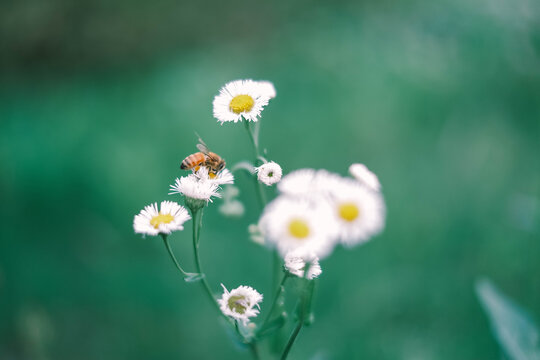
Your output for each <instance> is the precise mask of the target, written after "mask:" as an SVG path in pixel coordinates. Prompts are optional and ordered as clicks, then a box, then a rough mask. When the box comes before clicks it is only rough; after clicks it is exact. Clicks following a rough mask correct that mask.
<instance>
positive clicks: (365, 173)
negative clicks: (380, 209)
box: [349, 164, 381, 191]
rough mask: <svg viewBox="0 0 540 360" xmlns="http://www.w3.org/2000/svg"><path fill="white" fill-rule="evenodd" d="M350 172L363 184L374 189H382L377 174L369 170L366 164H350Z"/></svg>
mask: <svg viewBox="0 0 540 360" xmlns="http://www.w3.org/2000/svg"><path fill="white" fill-rule="evenodd" d="M349 174H351V176H352V177H353V178H355V179H356V180H358V181H359V182H360V183H362V184H363V185H365V186H367V187H368V188H370V189H371V190H373V191H380V190H381V183H380V182H379V179H378V178H377V175H375V174H374V173H372V172H371V171H369V169H368V168H367V167H366V165H364V164H352V165H351V166H349Z"/></svg>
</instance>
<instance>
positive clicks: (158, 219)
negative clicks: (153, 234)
mask: <svg viewBox="0 0 540 360" xmlns="http://www.w3.org/2000/svg"><path fill="white" fill-rule="evenodd" d="M173 220H174V216H172V215H171V214H161V213H159V214H158V215H156V216H154V217H153V218H152V219H150V225H152V226H153V227H154V229H157V228H158V227H159V225H160V224H168V223H170V222H171V221H173Z"/></svg>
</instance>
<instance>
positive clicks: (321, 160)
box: [0, 0, 540, 360]
mask: <svg viewBox="0 0 540 360" xmlns="http://www.w3.org/2000/svg"><path fill="white" fill-rule="evenodd" d="M84 3H89V2H88V1H87V2H81V4H84ZM165 3H166V2H165V1H162V2H161V3H159V2H158V4H161V5H163V4H165ZM216 3H217V2H216ZM28 4H29V5H28V9H30V10H33V11H34V10H35V11H37V12H38V13H39V8H36V7H33V6H34V5H33V4H32V3H30V2H28ZM57 4H59V5H58V6H59V7H60V8H62V6H63V5H61V4H62V2H61V1H58V2H57ZM92 4H93V6H95V7H98V8H99V9H100V10H99V11H97V12H95V13H92V16H90V15H84V16H82V15H81V18H82V19H87V18H88V19H92V20H95V21H96V22H97V23H98V24H100V22H99V21H100V20H102V21H103V22H104V23H106V24H115V21H114V20H115V19H116V18H117V17H118V22H119V25H118V28H117V29H116V28H114V27H113V28H112V29H111V30H110V31H109V32H108V33H107V34H111V35H110V36H107V34H105V35H103V34H102V35H100V36H103V38H104V39H105V40H100V39H101V38H100V37H99V36H98V35H99V34H98V35H96V39H97V40H94V41H96V42H97V43H98V44H101V45H102V46H101V47H99V46H98V47H95V48H94V51H92V48H91V47H88V46H90V45H92V44H93V43H92V42H90V43H83V45H84V44H86V45H85V46H83V45H81V43H80V41H82V40H81V39H84V38H79V37H78V35H77V34H78V33H76V32H75V33H71V34H70V33H69V31H68V30H69V29H70V28H69V27H67V28H66V29H63V28H62V31H59V34H61V36H60V35H59V36H57V37H54V36H53V38H54V39H56V40H55V41H57V42H58V45H55V46H56V47H53V49H57V51H56V53H55V52H54V51H53V54H52V55H48V57H46V61H44V63H43V64H41V63H40V62H39V61H35V60H31V59H32V58H33V57H32V56H30V57H28V56H26V55H25V54H26V52H24V53H20V52H19V53H18V52H17V51H18V50H17V49H19V48H17V46H16V45H17V44H27V45H25V46H26V47H27V48H28V49H30V50H35V49H34V47H35V46H34V44H33V43H31V42H30V43H24V42H23V41H22V40H20V41H18V42H17V41H15V40H13V41H12V42H6V41H4V42H3V44H4V45H3V46H4V49H7V50H9V51H10V52H9V54H8V53H6V52H3V54H2V59H3V63H4V64H6V65H5V66H4V68H3V69H2V72H3V75H2V80H1V83H0V200H1V203H2V206H1V207H0V238H1V240H0V319H1V320H0V358H2V359H4V358H6V359H81V360H90V359H104V360H108V359H128V358H129V359H133V360H135V359H141V360H143V359H228V358H230V359H238V358H249V353H248V352H245V353H240V354H239V353H238V350H237V349H235V347H234V346H233V345H232V343H231V342H230V339H229V338H228V337H227V335H226V332H225V331H224V329H223V328H222V326H220V324H219V321H218V320H217V317H216V316H215V314H214V313H213V312H212V308H211V307H210V304H208V303H207V302H206V298H205V297H204V294H203V293H202V291H201V289H200V288H199V285H197V284H186V283H184V282H183V281H182V280H181V278H180V277H179V275H178V273H177V272H176V270H175V268H174V266H173V264H172V263H171V261H170V259H169V258H168V255H167V253H166V250H165V248H164V246H163V243H162V241H161V240H160V239H159V238H146V239H141V237H140V236H136V235H135V234H134V233H133V229H132V221H133V216H134V215H135V214H136V213H138V212H139V211H140V209H141V208H142V207H143V206H144V205H147V204H149V203H151V202H155V201H161V200H165V199H176V200H179V198H178V197H174V196H168V195H167V193H168V186H169V185H170V184H172V183H173V181H174V178H175V177H177V176H180V175H182V172H181V171H180V170H179V164H180V162H181V160H182V159H183V158H184V157H185V156H186V155H188V154H189V153H191V152H194V151H195V143H196V136H195V135H194V132H195V131H197V132H198V133H199V134H201V136H202V137H203V138H204V139H205V141H206V142H207V143H208V144H209V145H210V146H211V148H212V149H213V150H214V151H216V152H218V153H219V154H220V155H222V156H223V157H225V158H226V159H227V161H228V163H229V164H233V163H235V162H236V161H240V160H247V159H250V158H251V157H252V150H251V148H250V144H249V140H248V138H247V135H246V133H245V129H244V127H243V126H242V125H241V124H236V125H234V124H225V125H223V126H220V125H219V124H218V123H217V122H216V121H215V119H213V117H212V109H211V102H212V99H213V96H214V95H215V94H216V93H217V92H218V89H219V88H220V87H221V86H222V85H223V84H225V83H226V82H227V81H230V80H233V79H238V78H254V79H267V80H270V81H273V82H274V84H275V86H276V88H277V92H278V96H277V97H276V98H275V99H274V100H272V101H271V103H270V105H269V106H268V107H267V109H266V110H265V111H264V112H263V118H262V120H261V121H262V124H261V131H262V132H261V142H262V145H263V147H265V148H266V149H268V157H269V158H270V159H272V160H274V161H276V162H278V163H280V164H281V165H282V166H283V168H284V171H285V172H290V171H292V170H294V169H297V168H302V167H314V168H326V169H329V170H332V171H336V172H339V173H342V174H345V173H346V169H347V167H348V166H349V164H351V163H353V162H363V163H365V164H367V166H368V167H370V168H371V169H372V170H373V171H374V172H375V173H376V174H378V175H379V178H380V180H381V182H382V184H383V192H384V195H385V199H386V202H387V207H388V218H387V227H386V230H385V232H384V233H383V234H382V235H381V236H378V237H377V238H375V239H373V241H371V242H369V243H367V244H365V245H363V246H359V247H356V248H353V249H350V250H345V249H337V250H336V251H335V252H334V253H333V254H332V255H331V256H330V257H329V258H328V259H326V260H324V261H323V262H322V267H323V274H322V276H321V278H320V281H319V283H318V286H317V289H316V292H317V297H316V300H315V304H314V310H315V315H316V320H315V323H314V324H313V326H311V327H309V328H306V329H304V330H302V332H301V333H300V335H299V338H298V342H297V344H296V345H295V347H294V348H293V350H292V352H291V359H442V360H446V359H448V360H454V359H471V360H473V359H474V360H477V359H486V360H487V359H494V358H498V357H499V356H500V355H499V354H500V351H499V349H498V346H497V344H496V342H495V340H494V339H493V337H492V335H491V334H490V330H489V324H488V321H487V319H486V317H485V315H484V314H483V312H482V309H481V307H480V305H479V304H478V301H477V300H476V298H475V295H474V291H473V287H474V282H475V280H476V279H477V278H478V277H480V276H488V277H490V278H491V279H493V281H494V282H495V283H496V284H497V285H498V286H499V287H500V288H501V289H502V290H503V291H504V292H505V293H507V294H508V295H509V296H510V297H512V298H513V299H515V301H516V302H518V303H520V304H522V305H523V307H525V308H527V309H529V310H530V311H531V312H532V313H533V314H534V315H536V319H537V320H538V319H539V318H540V282H539V281H538V278H539V277H540V262H539V261H538V257H539V256H538V255H539V253H540V243H539V240H540V236H539V232H540V225H539V223H540V161H539V157H540V25H539V24H540V5H539V4H538V3H536V2H534V1H527V0H519V1H517V2H516V1H510V0H500V1H487V0H486V1H484V0H480V1H475V2H469V1H465V0H460V1H448V2H445V1H439V2H431V1H407V2H401V3H399V2H393V1H382V2H373V3H369V2H365V3H358V4H357V3H356V2H354V3H353V2H351V3H349V2H336V3H335V4H334V5H332V6H331V7H330V5H327V6H323V5H322V3H318V4H313V3H310V4H308V3H306V2H294V4H291V5H288V6H279V5H275V6H270V5H266V6H265V7H264V8H258V7H256V6H255V5H253V4H251V5H249V6H250V7H248V4H247V3H243V2H238V1H237V2H233V3H231V4H229V5H230V6H224V5H223V4H225V3H223V4H222V5H220V6H218V5H216V6H218V7H217V8H213V7H212V6H213V5H215V4H214V3H212V2H208V3H205V5H204V6H203V5H200V6H201V7H200V8H198V7H196V8H191V9H188V10H186V9H185V8H182V10H186V11H187V14H190V16H187V15H185V14H184V17H183V18H179V19H175V18H174V17H173V16H172V15H170V14H168V9H169V8H168V7H167V6H164V7H163V8H162V9H161V10H159V7H158V10H156V9H155V8H153V9H152V10H149V9H147V7H148V4H147V5H143V3H142V2H140V3H139V4H138V5H137V3H134V4H130V3H127V2H126V3H122V2H119V3H118V5H116V6H117V7H115V9H114V11H113V10H110V11H109V10H108V9H107V7H106V6H105V5H104V4H105V3H104V4H101V5H100V6H98V2H95V4H94V3H92ZM171 4H172V2H171ZM87 5H88V4H87ZM6 6H7V5H6ZM10 6H11V8H12V9H16V8H17V5H16V4H15V3H13V4H11V5H10ZM72 6H75V5H72ZM81 6H82V5H81ZM145 6H146V7H145ZM170 6H173V5H170ZM246 7H248V10H245V8H246ZM36 9H37V10H36ZM62 9H63V8H62ZM30 10H28V11H30ZM21 11H22V10H21ZM80 11H81V14H87V12H85V9H82V10H80ZM146 11H148V12H150V14H152V16H150V17H148V18H147V17H144V16H143V15H141V14H144V13H145V12H146ZM178 11H180V10H178ZM180 12H182V11H180ZM50 13H51V12H50V11H49V12H45V13H44V15H42V17H40V15H39V14H37V15H36V14H34V13H32V14H34V15H33V16H34V18H35V19H44V18H45V17H46V16H48V15H47V14H50ZM52 13H54V11H53V12H52ZM135 13H136V14H139V15H137V16H135V15H133V16H131V15H130V14H135ZM4 14H5V13H4ZM69 14H71V13H69ZM3 16H6V15H3ZM73 16H75V15H73ZM85 16H86V17H85ZM34 18H32V17H30V18H29V19H30V20H28V22H29V23H30V24H34V23H33V20H32V19H34ZM68 18H69V19H71V17H68ZM11 19H12V21H15V20H16V18H15V20H13V18H11ZM25 19H26V18H25ZM47 19H48V18H47ZM76 19H77V18H75V19H72V20H70V21H72V22H73V23H74V24H79V23H78V22H77V21H75V20H76ZM130 19H131V20H130ZM145 19H146V20H148V23H145V24H146V25H145V26H147V27H148V29H154V26H155V27H156V28H155V29H154V30H153V31H155V33H152V34H153V35H152V36H150V35H149V36H148V37H142V38H141V37H140V36H139V35H137V33H133V32H130V31H128V30H130V29H131V28H130V26H129V25H130V24H132V25H133V27H134V28H137V25H138V24H140V23H144V21H145ZM198 19H201V22H197V20H198ZM120 20H122V21H120ZM36 21H37V20H36ZM175 21H177V23H174V22H175ZM221 21H223V23H222V22H221ZM52 23H54V21H53V22H52ZM122 23H125V24H127V25H126V26H125V27H124V28H122V26H120V25H121V24H122ZM24 24H25V23H24V22H22V21H21V23H20V24H18V23H15V24H13V23H9V22H3V23H2V25H3V27H2V29H3V31H4V32H3V33H2V38H3V39H4V40H5V39H6V38H10V39H11V38H12V35H10V34H14V33H15V31H14V30H13V29H17V30H18V31H19V32H20V33H21V34H20V36H21V37H24V36H26V35H27V36H29V35H28V34H27V33H25V29H27V31H30V30H28V27H25V26H24ZM174 24H176V25H174ZM189 24H192V25H193V27H189V26H188V25H189ZM8 25H9V26H8ZM34 25H35V24H34ZM222 25H223V27H222ZM236 25H238V26H236ZM35 26H37V25H35ZM58 26H60V25H58ZM74 26H75V25H74ZM81 26H82V25H81ZM158 26H161V28H158ZM97 28H99V26H97V25H96V27H95V28H91V30H88V31H90V33H92V29H97ZM126 28H127V30H126ZM163 28H165V29H170V30H173V31H165V30H163ZM6 29H7V30H6ZM107 29H108V28H107ZM159 29H161V30H159ZM203 29H206V30H205V31H206V32H205V31H202V30H203ZM38 30H39V28H38V29H37V30H34V31H35V32H36V33H37V34H39V31H38ZM123 30H125V32H124V33H122V31H123ZM158 30H159V31H158ZM181 31H184V33H180V32H181ZM143 32H144V31H143ZM25 34H26V35H25ZM51 36H52V35H51ZM115 36H117V37H118V38H116V37H115ZM187 38H190V39H193V40H192V41H191V42H188V41H186V40H185V39H187ZM119 39H120V40H119ZM122 39H128V40H129V41H130V42H134V43H136V44H137V46H133V49H139V47H138V46H139V44H140V49H141V51H143V50H144V51H143V52H144V54H146V55H145V56H146V58H145V59H146V60H144V61H141V56H139V53H138V52H137V51H131V50H132V48H129V47H127V48H126V49H124V50H122V48H121V45H122V44H123V45H125V41H127V40H122ZM36 41H38V43H39V44H43V43H42V42H39V38H38V40H36ZM107 41H108V42H107ZM28 44H30V45H28ZM55 44H56V43H55ZM69 44H71V45H70V46H72V47H73V48H74V49H76V50H74V52H70V51H68V48H67V47H68V45H69ZM159 44H162V45H163V46H158V45H159ZM115 45H117V46H115ZM20 46H21V48H23V45H20ZM36 46H37V45H36ZM43 46H45V47H46V45H43ZM83 48H84V49H83ZM25 49H26V48H25ZM77 49H79V50H80V51H79V50H77ZM81 49H83V50H84V51H82V50H81ZM115 49H117V50H118V51H117V52H115V51H113V50H115ZM130 49H131V50H130ZM19 50H20V49H19ZM30 50H28V51H30ZM120 50H122V51H120ZM94 52H95V53H96V55H95V56H93V55H92V53H94ZM30 53H32V52H31V51H30ZM29 59H30V60H29ZM37 59H40V57H39V52H38V55H37ZM148 59H150V60H148ZM74 63H75V65H74ZM64 68H65V69H66V70H65V71H63V69H64ZM21 69H23V70H24V71H23V70H21ZM67 69H69V71H68V70H67ZM237 184H238V185H239V186H240V187H241V191H242V193H241V199H242V200H243V201H244V203H245V205H246V208H247V210H248V211H247V215H246V216H245V217H244V218H242V219H239V220H230V219H225V218H223V217H222V216H221V215H220V214H219V212H218V211H217V208H218V206H219V205H220V201H219V200H218V201H216V202H215V203H213V204H211V205H210V207H209V208H208V209H207V211H206V213H205V217H204V224H205V225H204V228H203V231H202V237H201V256H202V262H203V266H204V267H205V269H206V271H207V273H208V280H209V283H210V285H211V287H212V288H213V290H214V291H215V292H216V294H217V293H220V292H221V289H220V286H219V284H220V283H223V284H225V285H226V286H227V287H228V288H231V287H236V286H238V285H250V286H253V287H254V288H256V289H258V290H259V291H260V292H262V293H264V294H265V295H266V294H269V292H270V266H271V257H270V253H269V252H268V251H267V250H266V249H264V248H262V247H260V246H258V245H256V244H254V243H251V242H250V241H249V239H248V233H247V226H248V224H250V223H253V222H255V221H256V219H257V211H258V208H257V201H256V198H255V192H254V190H255V189H254V188H253V184H252V183H251V181H250V180H249V179H247V178H246V177H242V176H239V178H238V181H237ZM270 193H271V191H269V194H270ZM190 231H191V224H188V226H187V227H186V231H184V232H180V233H175V234H174V235H172V236H171V242H172V244H173V247H174V249H175V251H176V253H177V256H178V257H179V259H181V261H182V264H183V265H185V267H186V268H187V269H189V270H192V269H193V268H194V266H193V261H192V258H193V257H192V251H191V238H190ZM291 284H292V285H293V286H292V287H291V289H290V290H291V291H290V292H289V297H288V303H289V304H290V305H291V306H292V304H293V301H294V298H293V297H292V296H291V295H294V294H295V293H297V292H295V291H297V290H295V288H294V283H291ZM269 302H270V299H269V297H268V298H266V300H265V302H264V303H263V310H264V308H265V305H268V304H269ZM288 326H289V327H291V323H289V324H288Z"/></svg>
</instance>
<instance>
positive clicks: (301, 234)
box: [289, 219, 309, 239]
mask: <svg viewBox="0 0 540 360" xmlns="http://www.w3.org/2000/svg"><path fill="white" fill-rule="evenodd" d="M289 232H290V233H291V235H292V236H294V237H296V238H298V239H304V238H306V237H307V236H308V235H309V226H308V225H307V224H306V222H305V221H304V220H301V219H294V220H292V221H291V222H290V223H289Z"/></svg>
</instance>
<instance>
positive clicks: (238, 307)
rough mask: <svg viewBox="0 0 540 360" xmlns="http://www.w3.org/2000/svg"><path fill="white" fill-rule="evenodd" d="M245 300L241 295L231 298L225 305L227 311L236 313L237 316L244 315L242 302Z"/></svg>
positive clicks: (244, 310)
mask: <svg viewBox="0 0 540 360" xmlns="http://www.w3.org/2000/svg"><path fill="white" fill-rule="evenodd" d="M245 300H246V298H245V297H244V296H241V295H237V296H231V297H230V298H229V301H228V302H227V305H228V306H229V309H231V310H233V311H235V312H237V313H238V314H244V313H245V312H246V307H245V306H244V305H242V302H245Z"/></svg>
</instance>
